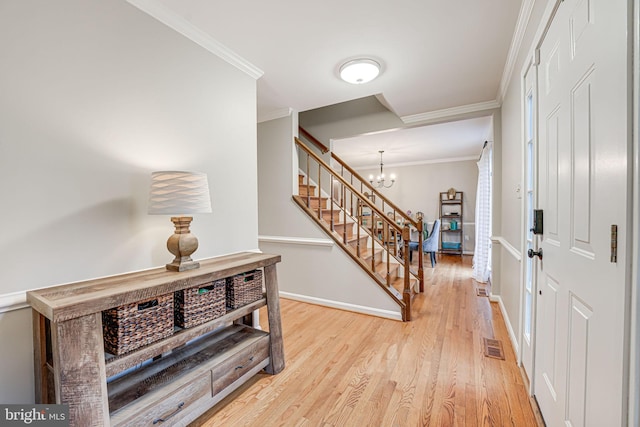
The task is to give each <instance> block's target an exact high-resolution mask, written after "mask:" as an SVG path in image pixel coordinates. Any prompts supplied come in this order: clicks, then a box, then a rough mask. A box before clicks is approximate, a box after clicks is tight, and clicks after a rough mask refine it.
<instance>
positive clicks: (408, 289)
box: [402, 223, 411, 322]
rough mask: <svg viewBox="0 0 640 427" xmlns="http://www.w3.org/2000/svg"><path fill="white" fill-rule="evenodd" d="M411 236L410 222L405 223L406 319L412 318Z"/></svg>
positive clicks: (404, 296) (403, 241)
mask: <svg viewBox="0 0 640 427" xmlns="http://www.w3.org/2000/svg"><path fill="white" fill-rule="evenodd" d="M410 238H411V232H410V231H409V224H407V223H405V224H404V227H403V228H402V245H403V253H404V254H405V255H404V289H403V290H402V300H403V301H404V304H405V315H404V320H405V321H407V322H408V321H410V320H411V271H410V269H411V263H410V262H409V257H408V254H409V239H410Z"/></svg>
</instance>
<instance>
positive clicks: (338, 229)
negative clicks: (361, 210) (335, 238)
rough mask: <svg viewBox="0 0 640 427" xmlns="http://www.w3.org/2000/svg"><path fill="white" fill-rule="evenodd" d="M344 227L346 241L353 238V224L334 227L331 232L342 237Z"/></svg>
mask: <svg viewBox="0 0 640 427" xmlns="http://www.w3.org/2000/svg"><path fill="white" fill-rule="evenodd" d="M345 227H346V233H347V239H351V238H352V237H353V224H346V225H345V224H338V225H334V226H333V230H334V231H335V232H336V233H338V234H339V235H341V236H342V235H343V232H344V231H345Z"/></svg>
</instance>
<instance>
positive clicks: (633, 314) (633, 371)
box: [627, 0, 640, 426]
mask: <svg viewBox="0 0 640 427" xmlns="http://www.w3.org/2000/svg"><path fill="white" fill-rule="evenodd" d="M632 13H633V25H632V29H631V30H632V31H633V37H632V44H633V73H632V74H633V89H632V90H633V102H632V120H633V128H632V129H633V130H632V141H631V144H632V147H633V149H632V150H633V154H632V157H631V162H632V164H633V178H632V180H633V181H632V182H633V185H632V187H633V193H632V194H633V195H632V205H633V214H632V215H633V216H632V228H631V229H632V230H633V231H632V233H633V235H634V236H635V238H634V239H632V240H633V242H632V248H631V254H632V256H630V257H629V259H630V260H631V283H632V286H631V302H630V306H631V307H630V308H631V310H630V319H631V321H630V325H629V336H630V339H629V341H630V344H629V401H628V402H629V404H628V407H629V411H628V412H629V415H628V418H627V424H628V425H630V426H637V425H638V424H639V423H640V339H638V331H639V330H640V313H639V309H640V292H638V290H640V272H639V271H638V267H639V266H640V244H639V241H640V239H639V238H638V236H640V150H638V143H639V142H640V141H639V140H640V1H639V0H634V2H633V12H632ZM629 234H630V235H631V233H629Z"/></svg>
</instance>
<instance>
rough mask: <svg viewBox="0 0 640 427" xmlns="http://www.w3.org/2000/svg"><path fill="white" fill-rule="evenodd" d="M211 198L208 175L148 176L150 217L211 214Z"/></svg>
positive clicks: (156, 174)
mask: <svg viewBox="0 0 640 427" xmlns="http://www.w3.org/2000/svg"><path fill="white" fill-rule="evenodd" d="M210 212H211V196H210V195H209V182H208V180H207V174H205V173H200V172H182V171H159V172H153V173H152V174H151V190H150V191H149V213H150V214H153V215H186V214H194V213H210Z"/></svg>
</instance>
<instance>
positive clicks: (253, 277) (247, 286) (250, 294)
mask: <svg viewBox="0 0 640 427" xmlns="http://www.w3.org/2000/svg"><path fill="white" fill-rule="evenodd" d="M260 298H262V270H253V271H249V272H247V273H242V274H237V275H235V276H233V277H227V310H235V309H236V308H239V307H242V306H243V305H247V304H250V303H252V302H254V301H257V300H259V299H260Z"/></svg>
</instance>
